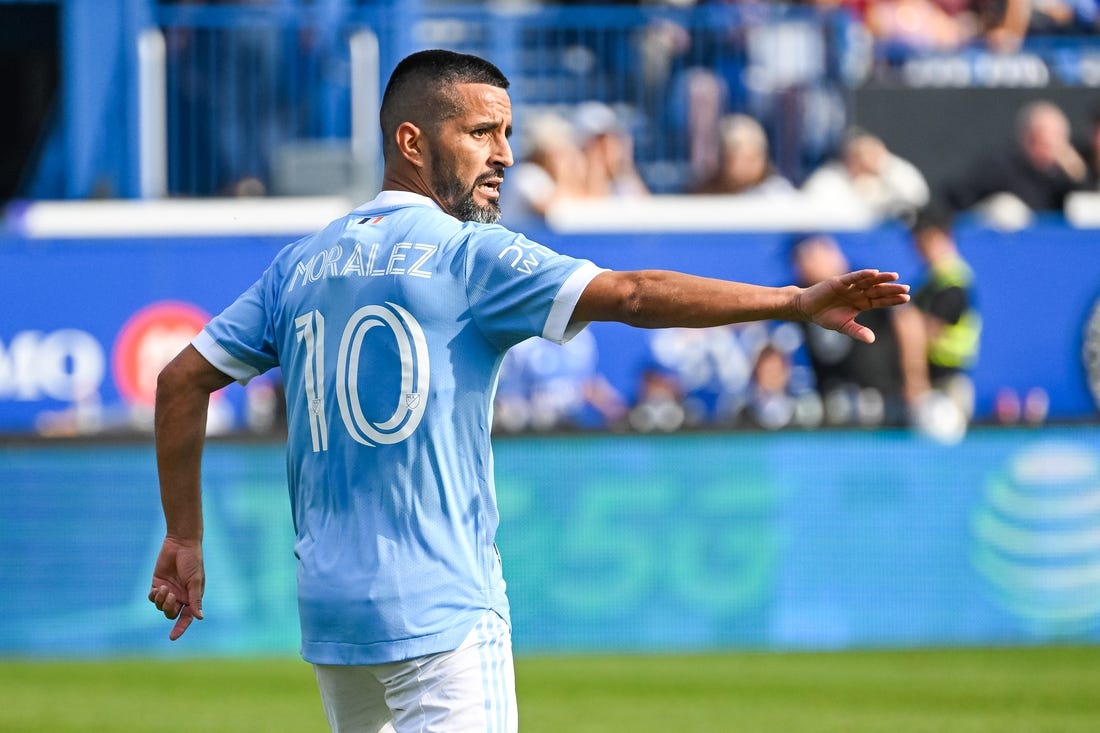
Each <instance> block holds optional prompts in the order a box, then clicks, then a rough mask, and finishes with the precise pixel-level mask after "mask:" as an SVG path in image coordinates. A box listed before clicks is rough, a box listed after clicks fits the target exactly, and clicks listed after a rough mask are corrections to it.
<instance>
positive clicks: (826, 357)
mask: <svg viewBox="0 0 1100 733" xmlns="http://www.w3.org/2000/svg"><path fill="white" fill-rule="evenodd" d="M176 2H190V3H198V0H176ZM279 3H281V4H282V5H294V4H296V0H278V3H274V2H265V0H250V4H253V5H265V4H268V5H270V4H279ZM297 4H310V3H304V0H303V1H302V2H299V3H297ZM367 4H370V3H363V2H356V1H355V0H325V1H321V0H318V2H317V3H316V5H317V7H318V8H323V9H324V10H325V12H328V13H331V14H332V17H337V16H338V15H339V13H340V12H342V10H346V9H347V8H350V7H352V6H356V5H367ZM446 4H447V3H443V2H439V3H425V6H434V5H446ZM573 4H577V5H580V4H586V5H587V4H588V3H571V2H568V1H567V0H559V1H558V2H549V1H546V2H533V1H531V0H512V1H511V2H508V1H507V0H505V1H502V2H498V3H496V5H497V6H508V5H511V6H535V5H542V6H552V5H573ZM601 4H605V5H643V6H672V7H679V8H685V7H699V8H705V7H707V6H728V7H729V8H730V9H731V11H733V12H736V13H739V14H740V16H739V17H740V18H741V22H740V23H738V24H733V26H731V27H735V28H736V30H735V31H728V32H725V35H724V34H723V33H724V32H721V31H716V30H714V29H710V28H704V29H703V30H704V31H705V33H702V34H701V33H700V29H699V28H688V27H684V26H679V25H677V24H676V22H675V21H673V20H669V18H667V17H664V16H661V15H660V14H657V15H654V21H653V22H652V23H650V24H649V26H648V27H646V28H645V29H644V32H643V33H641V34H640V36H639V37H640V38H641V39H642V40H641V51H640V56H637V57H634V56H632V57H631V58H639V59H640V63H639V65H638V68H631V69H612V70H611V71H613V72H614V73H616V74H619V75H620V76H621V75H626V76H630V77H631V78H632V79H636V80H637V81H638V86H639V88H642V89H645V90H648V92H647V93H648V95H649V97H652V99H647V97H646V95H645V94H643V95H642V97H641V98H638V99H632V100H621V99H620V100H616V99H610V98H606V97H603V98H591V99H586V100H584V101H580V102H575V103H561V102H559V103H554V104H531V105H526V106H523V107H517V110H516V112H517V118H516V121H517V125H516V129H517V139H516V141H515V148H516V153H517V164H516V165H515V167H514V168H513V169H512V170H510V171H508V172H507V173H506V176H505V177H506V183H505V196H504V197H503V199H502V204H503V205H504V223H505V224H507V225H509V226H511V227H512V228H516V229H521V230H523V229H525V228H526V227H529V226H531V225H533V224H542V223H545V222H546V221H547V220H548V219H550V218H551V217H552V214H553V212H554V211H555V210H557V209H560V208H563V207H569V206H571V205H573V204H575V203H577V202H582V201H588V202H590V201H615V200H632V201H635V202H636V201H638V200H644V199H645V198H647V197H652V196H658V195H664V194H678V195H689V196H693V197H713V198H714V200H715V203H716V205H719V206H720V205H722V204H723V202H728V201H730V200H732V199H740V200H745V201H752V202H764V201H771V202H778V203H779V205H780V206H800V205H801V204H802V202H806V201H811V200H812V201H813V202H815V204H816V205H818V206H820V207H822V208H825V209H829V210H837V211H848V212H854V213H855V214H857V215H858V216H860V217H862V218H863V219H865V220H869V221H876V220H877V221H885V220H893V221H897V222H901V223H902V224H903V225H904V226H905V227H907V229H908V231H909V233H910V238H911V241H912V244H913V247H914V252H915V253H916V254H917V255H918V256H919V259H920V261H921V262H922V264H923V266H924V269H923V272H922V274H921V277H920V280H919V281H917V282H915V283H913V284H914V295H915V297H914V300H913V303H912V304H910V305H909V306H907V307H904V308H898V309H895V310H894V311H891V312H881V311H876V312H871V313H868V314H865V315H864V316H863V317H864V318H865V319H867V324H866V325H869V326H870V327H871V328H873V329H874V330H875V331H876V333H877V334H878V339H877V340H876V342H875V343H874V344H871V345H867V344H861V343H856V342H853V341H851V340H849V339H846V338H844V337H841V336H838V335H837V334H834V333H830V332H825V331H822V330H820V329H817V328H814V327H812V326H803V327H801V328H800V327H797V326H793V325H790V324H787V325H774V324H753V325H749V326H743V327H735V326H731V327H726V328H720V329H707V330H702V331H692V330H679V329H670V330H667V331H660V332H655V333H653V334H652V335H651V336H650V337H649V345H648V355H647V358H646V362H645V363H644V364H643V365H641V366H640V368H639V370H638V377H637V381H636V384H634V385H633V388H632V389H630V390H629V391H622V390H621V389H616V387H615V386H613V385H612V384H611V383H610V382H609V381H608V380H607V379H606V378H605V377H604V376H603V375H602V374H601V373H600V369H599V359H600V355H599V353H598V343H597V341H596V339H595V337H594V336H592V335H591V334H590V333H588V332H585V333H582V335H581V336H579V337H577V338H575V339H574V340H573V341H571V342H570V343H569V344H567V345H566V346H564V347H562V346H556V345H553V344H548V343H543V342H539V341H531V342H526V343H524V344H522V345H520V346H519V347H517V348H516V349H514V350H513V351H512V352H511V353H510V354H509V355H508V357H507V359H506V361H505V363H504V365H503V368H502V372H501V380H500V390H499V395H498V399H497V405H496V429H497V430H499V431H501V432H510V433H514V432H524V431H545V430H572V429H592V428H597V429H632V430H638V431H671V430H676V429H680V428H684V427H708V426H720V427H752V428H757V429H767V430H775V429H782V428H790V427H802V428H809V427H817V426H882V425H886V426H902V425H913V426H916V427H918V428H921V429H924V430H927V431H928V432H930V433H934V434H936V435H938V436H939V437H940V438H942V439H945V440H950V439H953V437H958V436H960V435H961V432H962V431H965V429H966V425H967V423H968V422H969V421H970V419H971V418H972V417H973V414H974V390H973V387H972V384H971V382H970V379H969V371H970V369H971V368H972V367H973V364H974V363H975V360H976V357H977V353H978V349H979V343H980V334H981V317H980V312H979V309H978V306H977V300H976V297H975V294H974V290H975V284H974V281H975V278H976V276H975V273H973V272H972V271H971V269H970V267H969V266H968V264H967V263H966V261H965V260H964V258H963V256H962V255H961V254H960V252H959V251H958V249H957V247H956V246H955V243H954V236H953V221H954V218H955V217H956V216H957V215H959V214H963V213H971V212H973V213H977V214H980V215H981V216H985V217H988V218H989V220H990V221H991V222H992V223H993V224H995V225H996V226H999V227H1006V228H1012V227H1022V226H1025V225H1026V224H1027V223H1028V222H1029V221H1030V220H1031V218H1032V217H1033V216H1035V215H1037V214H1045V213H1060V212H1062V211H1063V210H1064V207H1065V203H1066V200H1067V197H1068V196H1070V195H1071V194H1072V193H1074V192H1076V191H1095V192H1100V103H1098V104H1097V106H1096V108H1095V109H1094V110H1093V112H1092V115H1091V116H1090V118H1089V119H1088V122H1087V125H1084V126H1081V127H1080V128H1079V129H1073V127H1072V125H1071V123H1070V120H1069V118H1068V117H1067V115H1066V114H1065V112H1064V111H1063V110H1062V109H1060V108H1059V106H1058V105H1057V104H1055V103H1053V102H1052V101H1047V100H1045V99H1043V98H1042V95H1041V90H1036V93H1035V97H1034V99H1033V101H1030V102H1027V103H1025V104H1023V105H1022V106H1021V107H1020V108H1019V109H1018V111H1017V117H1016V120H1015V127H1014V135H1013V137H1012V138H1011V139H1010V140H1006V141H1005V144H1004V145H1003V147H1002V148H1001V149H996V150H987V151H983V152H980V153H976V154H975V155H974V156H973V157H972V158H968V157H967V155H966V154H965V152H963V151H960V154H959V160H958V161H957V163H958V165H957V166H956V168H957V172H956V175H954V176H953V177H951V178H949V179H948V180H943V181H937V182H936V185H935V186H932V185H930V183H929V180H928V178H927V177H926V175H925V173H924V172H923V171H922V170H921V169H920V168H919V167H918V166H917V165H916V164H914V163H913V162H912V161H910V160H907V159H905V157H903V156H901V155H899V154H898V153H897V152H896V151H894V150H891V148H890V147H889V146H888V145H887V143H886V141H885V140H884V139H883V137H882V136H881V135H879V134H876V133H875V132H874V131H872V130H869V129H861V128H859V127H855V126H852V125H850V124H848V122H847V117H848V116H847V114H846V111H845V109H844V102H843V100H838V98H837V96H838V92H837V90H836V89H835V88H830V87H828V85H827V84H824V83H822V82H821V80H822V79H824V78H825V75H826V72H829V73H832V72H831V71H829V70H828V69H826V68H825V67H826V66H828V64H830V63H834V62H836V60H837V59H840V63H841V65H843V58H844V57H843V56H838V55H835V54H830V53H826V51H825V50H824V49H822V48H819V46H820V45H821V44H823V43H828V42H830V41H829V40H828V37H827V36H820V34H817V35H815V33H817V31H816V30H815V31H814V33H809V34H807V33H806V27H805V26H804V25H803V26H800V25H798V24H797V23H781V24H778V25H768V24H767V23H754V21H753V17H754V13H757V14H760V13H764V12H765V11H767V12H768V13H771V12H773V11H774V9H775V6H777V5H779V6H786V5H790V6H809V8H808V10H809V11H810V12H816V11H817V10H821V11H823V12H825V11H827V12H829V13H837V12H840V13H843V14H845V17H847V18H849V19H852V18H854V19H855V20H856V25H857V27H858V28H859V29H860V30H861V33H862V35H861V36H859V37H861V38H863V42H865V43H866V44H867V45H868V46H869V47H870V48H872V49H873V50H872V51H871V52H870V55H871V56H872V58H873V62H874V63H875V64H878V65H881V66H882V67H884V68H889V67H890V66H892V65H897V64H901V63H903V62H904V61H905V60H907V59H910V58H913V57H915V56H919V55H920V54H929V53H930V54H936V53H961V52H964V51H968V50H970V51H974V50H977V51H981V52H984V53H992V54H1002V55H1011V54H1013V53H1015V52H1016V51H1018V50H1020V49H1021V47H1022V46H1023V45H1024V43H1025V42H1026V40H1027V39H1029V38H1031V37H1041V36H1075V37H1076V36H1087V35H1093V34H1096V33H1097V31H1098V29H1100V0H1068V1H1062V0H974V1H970V2H968V1H966V0H881V1H872V0H810V1H806V2H792V3H764V2H759V1H756V0H742V1H740V2H735V1H732V0H730V1H726V2H723V1H722V0H710V1H708V0H650V1H649V2H644V1H642V0H635V1H634V2H629V1H626V2H622V1H621V2H605V3H601ZM803 10H806V8H803ZM670 17H671V16H670ZM746 29H747V30H746ZM730 33H739V34H741V35H737V36H736V37H733V36H730V35H729V34H730ZM822 38H824V39H825V40H822ZM330 40H331V39H330ZM199 41H201V37H200V36H195V37H187V36H177V37H174V38H173V43H175V44H176V45H177V46H180V47H181V48H183V47H184V46H185V45H186V44H188V43H192V44H193V43H197V42H199ZM321 42H322V39H312V40H311V43H321ZM847 43H849V44H853V43H854V44H856V45H858V43H859V40H858V38H857V39H856V40H854V41H853V39H851V38H848V39H847ZM242 48H243V49H244V50H243V51H242V53H244V52H248V50H249V49H248V47H247V46H244V47H242ZM256 48H257V49H261V48H262V49H267V52H270V47H269V46H266V45H264V44H261V43H259V42H257V44H256ZM731 48H735V49H736V52H735V53H730V52H729V49H731ZM796 48H797V49H798V52H797V53H791V52H790V51H791V49H796ZM172 50H173V47H172V44H171V43H170V51H172ZM184 50H186V49H184ZM255 53H259V51H258V50H257V51H255ZM754 55H755V56H757V57H758V58H756V59H755V60H753V56H754ZM742 57H744V58H742ZM746 59H748V61H746ZM242 65H244V64H243V63H242ZM845 73H848V74H851V73H854V72H851V71H850V70H849V71H843V70H842V71H840V72H837V74H839V76H840V77H843V76H844V74H845ZM863 78H866V75H865V76H864V77H863ZM181 81H182V82H186V81H187V79H186V78H185V77H183V78H181ZM787 89H797V91H798V93H799V94H800V95H802V96H801V97H799V105H801V112H800V113H802V114H804V115H805V119H804V120H803V124H801V125H800V126H799V127H798V128H797V130H796V131H795V132H796V133H797V137H798V140H797V143H798V146H800V149H801V150H800V153H799V156H800V157H798V158H797V159H796V160H794V161H793V164H792V161H791V160H790V159H787V160H779V159H778V158H777V155H776V150H777V148H778V147H779V144H780V143H782V142H784V140H783V138H784V136H786V137H788V138H789V137H790V133H791V130H789V129H788V130H784V129H783V126H782V124H777V121H780V122H781V121H782V119H783V117H782V116H783V114H785V113H786V111H785V110H784V109H783V108H782V107H783V105H784V104H785V103H788V102H789V101H790V100H789V98H788V97H786V96H785V94H786V91H785V90H787ZM762 90H763V91H762ZM189 91H190V92H193V93H191V94H190V95H189V97H188V98H192V99H201V98H203V90H201V89H200V90H197V91H196V90H189ZM764 92H767V93H764ZM815 100H816V101H815ZM815 110H816V111H815ZM241 114H242V115H246V116H247V115H248V114H251V111H250V110H249V109H245V108H242V109H241ZM661 114H664V115H666V116H667V117H668V119H664V120H661V122H662V124H665V125H666V126H665V127H663V128H662V129H663V130H666V131H672V132H673V133H674V134H677V135H679V136H681V137H682V138H683V140H682V142H683V143H684V145H685V154H684V155H683V158H684V165H683V170H682V171H681V172H679V173H678V174H677V175H676V176H673V177H672V179H671V180H675V181H676V185H675V186H673V187H672V189H671V190H670V188H669V186H668V185H667V181H668V180H670V179H669V178H668V177H665V178H663V179H661V182H660V185H659V186H654V185H653V183H654V181H655V180H656V179H655V178H653V177H652V176H651V175H649V174H650V173H651V171H650V170H647V169H646V168H645V166H644V164H643V163H645V162H652V161H651V160H648V159H647V160H645V161H643V160H642V156H640V155H639V154H638V148H639V147H640V146H641V145H643V144H651V143H652V140H651V139H649V138H651V137H652V135H648V136H647V137H646V139H644V140H643V139H642V136H640V134H639V129H640V125H639V122H638V118H639V116H642V117H646V118H656V117H657V116H660V115H661ZM815 115H816V116H815ZM652 121H653V119H649V122H650V123H652ZM666 123H667V124H666ZM244 124H245V125H246V126H247V125H249V124H250V123H249V122H247V121H246V122H245V123H244ZM226 129H228V128H226ZM649 132H652V130H650V131H649ZM785 142H787V143H789V142H790V141H789V139H788V140H786V141H785ZM807 150H808V151H809V154H804V153H805V152H806V151H807ZM229 155H230V154H229V153H226V156H227V157H228V156H229ZM263 159H264V157H263V156H260V157H259V158H257V162H256V164H255V165H253V168H252V169H250V170H247V171H243V172H240V173H238V174H237V175H236V177H235V178H233V179H232V180H228V181H227V182H225V183H224V184H219V185H224V186H225V187H226V188H225V190H227V191H229V192H230V193H236V194H252V193H263V192H266V187H265V184H264V176H265V175H266V173H265V172H264V171H262V166H261V164H260V162H261V161H262V160H263ZM245 184H248V185H245ZM242 186H244V188H242ZM789 255H790V259H789V261H790V266H791V275H792V278H793V279H794V280H796V281H797V282H799V283H802V284H812V283H813V282H816V281H817V280H820V279H821V278H824V277H828V276H830V275H833V274H838V273H840V272H842V271H844V270H846V269H848V267H849V263H848V262H847V260H846V257H845V254H844V252H843V251H842V250H841V248H840V247H839V245H838V244H837V242H836V241H835V240H834V239H833V238H832V237H830V236H829V235H828V234H824V233H819V234H806V235H797V236H792V238H791V243H790V247H789ZM1043 397H1044V396H1043V395H1042V394H1038V393H1036V394H1029V395H1027V396H1023V397H1020V396H1016V395H1006V396H1005V398H1004V399H1003V400H1001V399H999V400H998V404H997V407H996V417H997V418H998V419H1001V420H1003V421H1005V422H1016V421H1028V422H1041V421H1042V420H1043V419H1044V418H1045V414H1046V411H1045V403H1044V399H1043Z"/></svg>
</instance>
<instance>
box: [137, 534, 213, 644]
mask: <svg viewBox="0 0 1100 733" xmlns="http://www.w3.org/2000/svg"><path fill="white" fill-rule="evenodd" d="M205 586H206V572H205V570H204V569H203V562H202V544H201V543H200V542H197V541H195V542H183V541H180V540H176V539H174V538H172V537H166V538H165V539H164V544H163V545H162V546H161V549H160V555H159V556H158V557H157V563H156V566H155V567H154V568H153V584H152V590H150V591H149V601H150V602H151V603H152V604H153V605H154V606H156V607H157V610H159V611H161V612H162V613H163V614H164V616H165V617H166V618H168V619H175V621H176V623H175V625H174V626H173V627H172V630H171V631H170V632H169V634H168V638H169V639H171V640H172V641H175V640H176V639H178V638H180V637H181V636H183V632H185V631H187V627H189V626H190V625H191V622H192V621H194V620H195V619H199V620H202V618H203V615H202V594H203V590H204V588H205Z"/></svg>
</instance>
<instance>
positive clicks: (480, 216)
mask: <svg viewBox="0 0 1100 733" xmlns="http://www.w3.org/2000/svg"><path fill="white" fill-rule="evenodd" d="M502 176H503V173H497V172H494V173H492V174H490V175H486V176H484V178H492V177H498V178H499V177H502ZM481 180H482V178H478V180H477V181H474V185H473V186H472V187H471V188H469V189H467V188H465V187H464V186H463V184H462V181H460V180H458V178H456V177H455V176H454V175H453V174H452V173H451V171H449V170H440V171H438V172H437V173H436V174H435V175H433V176H432V188H433V189H435V195H436V196H438V197H439V200H440V201H442V202H443V203H444V204H445V206H446V209H447V213H448V214H450V215H451V216H453V217H455V218H456V219H458V220H460V221H473V222H477V223H479V224H496V223H497V222H498V221H500V202H499V201H497V200H490V201H489V203H487V204H485V205H484V206H481V205H479V204H478V203H477V202H476V201H474V189H475V188H477V186H478V184H479V183H481Z"/></svg>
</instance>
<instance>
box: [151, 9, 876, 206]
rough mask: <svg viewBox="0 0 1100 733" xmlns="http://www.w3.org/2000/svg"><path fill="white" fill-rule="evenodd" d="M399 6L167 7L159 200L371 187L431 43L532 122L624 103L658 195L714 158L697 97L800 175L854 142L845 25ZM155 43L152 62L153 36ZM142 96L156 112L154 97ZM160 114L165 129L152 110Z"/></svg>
mask: <svg viewBox="0 0 1100 733" xmlns="http://www.w3.org/2000/svg"><path fill="white" fill-rule="evenodd" d="M400 7H401V4H400V3H394V4H389V3H383V4H371V5H365V6H362V7H355V8H350V9H345V10H344V11H342V12H340V13H339V14H338V15H336V16H335V17H333V16H323V15H322V14H320V13H319V12H315V11H311V10H310V8H308V7H307V8H304V9H303V8H287V7H283V6H266V5H256V6H197V5H161V6H159V7H158V8H157V9H156V13H155V19H156V24H157V26H158V28H159V30H160V33H162V34H163V38H164V70H163V75H160V74H158V73H157V72H155V71H154V72H145V73H144V75H143V76H142V78H143V79H145V78H151V79H156V78H163V80H164V84H165V88H164V92H163V96H164V103H163V108H164V117H163V124H164V126H165V130H164V138H165V140H166V146H167V150H166V153H165V155H164V156H163V161H164V169H163V171H160V172H158V170H157V166H158V165H159V163H158V160H160V159H159V158H157V157H156V153H155V151H149V156H150V157H147V158H145V159H144V160H145V164H144V165H143V168H142V170H143V174H142V175H143V180H147V181H149V182H150V187H149V188H147V189H145V190H146V191H147V193H148V194H150V195H158V194H159V193H160V192H163V193H167V194H168V195H224V194H241V193H277V194H281V193H296V194H301V193H332V192H336V191H344V192H346V191H349V190H351V191H356V192H357V191H358V190H359V189H369V188H371V186H372V185H373V184H374V183H375V182H376V180H377V176H378V173H379V166H380V163H379V155H380V152H379V144H378V143H379V141H378V137H377V135H378V133H377V122H376V120H377V105H378V99H379V89H380V86H381V84H382V83H384V79H385V76H386V75H387V74H388V72H389V70H390V69H391V68H392V67H393V65H394V64H395V63H396V62H397V60H399V59H400V58H401V57H402V56H404V55H405V54H406V53H409V52H411V51H413V50H416V49H419V48H428V47H443V48H451V49H453V50H458V51H467V52H472V53H478V54H480V55H483V56H485V57H487V58H490V59H491V60H493V61H494V62H495V63H497V65H499V66H500V67H501V68H502V70H503V71H504V72H505V73H506V74H507V75H508V76H509V77H510V79H511V80H512V83H513V86H512V89H511V92H512V99H513V104H514V108H515V117H516V121H517V127H518V128H519V129H522V123H523V119H524V116H525V115H526V114H529V113H532V112H534V111H537V110H539V109H546V108H552V109H555V110H565V111H567V110H569V109H571V108H572V107H573V106H574V105H576V104H578V103H580V102H584V101H587V100H599V101H603V102H605V103H608V104H610V105H612V106H614V108H615V109H616V110H617V111H619V112H620V115H621V116H622V117H623V119H624V120H625V121H626V122H627V124H628V128H629V130H630V131H631V133H632V134H633V136H634V140H635V154H636V158H637V161H638V164H639V168H640V170H641V173H642V175H643V177H644V178H645V179H646V181H647V183H648V184H649V185H650V187H651V188H652V189H653V190H655V191H662V192H670V191H678V190H681V189H682V187H683V186H684V185H685V183H686V182H687V180H688V179H689V178H690V176H691V170H692V158H693V156H694V157H696V158H698V156H699V155H700V154H706V153H705V151H704V152H703V153H700V151H699V150H698V149H697V143H698V141H697V140H696V141H695V142H694V143H693V140H692V138H693V135H695V130H696V128H697V127H698V125H697V121H696V120H695V119H693V115H695V114H697V109H698V107H697V106H696V104H695V103H696V101H697V100H696V99H695V96H697V95H698V94H700V93H701V92H700V89H702V90H704V91H703V92H702V93H705V94H707V95H709V96H708V99H709V100H710V102H711V104H712V106H714V105H716V106H717V109H718V110H721V111H742V112H747V113H749V114H751V115H753V116H754V117H756V118H757V119H759V120H760V121H761V122H762V123H764V126H765V128H766V130H767V131H768V134H769V138H770V141H771V143H772V148H773V153H774V157H775V160H776V162H777V164H778V166H779V168H780V169H781V170H782V172H784V173H785V174H786V175H788V176H789V177H791V178H793V179H796V180H797V179H798V178H800V177H801V176H802V174H804V173H805V172H806V170H807V169H808V167H810V166H811V165H813V164H815V163H816V162H818V161H819V160H820V158H821V157H822V156H823V155H824V154H825V153H826V152H827V151H828V150H830V149H831V146H832V145H833V143H835V141H836V139H837V138H839V136H840V134H841V132H842V128H843V124H844V106H845V103H844V89H845V87H846V82H847V81H848V80H847V79H846V75H850V74H851V73H852V69H853V68H854V63H853V60H852V56H853V53H855V54H858V53H860V50H859V48H858V46H857V45H854V44H853V43H852V38H853V37H854V36H852V34H851V25H850V21H849V19H848V16H846V15H845V14H843V13H838V12H816V11H813V10H808V9H806V8H794V7H789V6H782V5H769V6H760V7H757V6H735V5H716V6H703V7H698V8H695V9H692V10H674V9H664V10H654V9H653V8H647V9H641V8H625V7H609V8H592V7H570V8H562V7H544V8H539V9H535V10H529V11H525V12H516V11H512V12H506V11H503V10H499V9H498V10H493V9H491V8H490V9H487V8H485V7H477V8H474V7H468V8H467V7H455V8H452V7H449V8H447V9H446V11H440V10H432V11H428V10H425V9H421V10H420V11H419V12H416V13H415V14H414V13H412V12H402V11H401V10H400ZM143 43H144V44H145V45H143V48H147V49H154V51H150V53H149V59H148V60H149V63H151V64H155V63H156V59H155V55H156V54H155V46H156V44H155V42H153V41H150V40H148V39H145V40H144V41H143ZM150 44H151V45H150ZM143 89H146V91H145V94H146V101H147V102H148V103H149V104H148V105H147V107H148V109H150V110H154V109H155V108H156V106H157V104H159V103H160V102H159V100H158V99H157V97H156V96H155V95H156V94H157V91H156V89H155V88H151V87H146V86H145V85H144V84H143ZM150 95H152V96H150ZM145 108H146V107H143V109H145ZM146 119H149V120H151V121H152V124H158V122H157V120H158V119H159V118H158V116H157V115H156V114H155V112H153V111H150V112H148V113H147V114H146ZM143 136H147V137H148V139H149V140H154V139H156V137H157V134H156V133H153V134H151V135H150V134H147V133H143ZM143 139H145V137H143ZM519 152H520V153H521V154H522V149H521V150H520V151H519ZM158 181H163V185H160V184H158Z"/></svg>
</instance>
